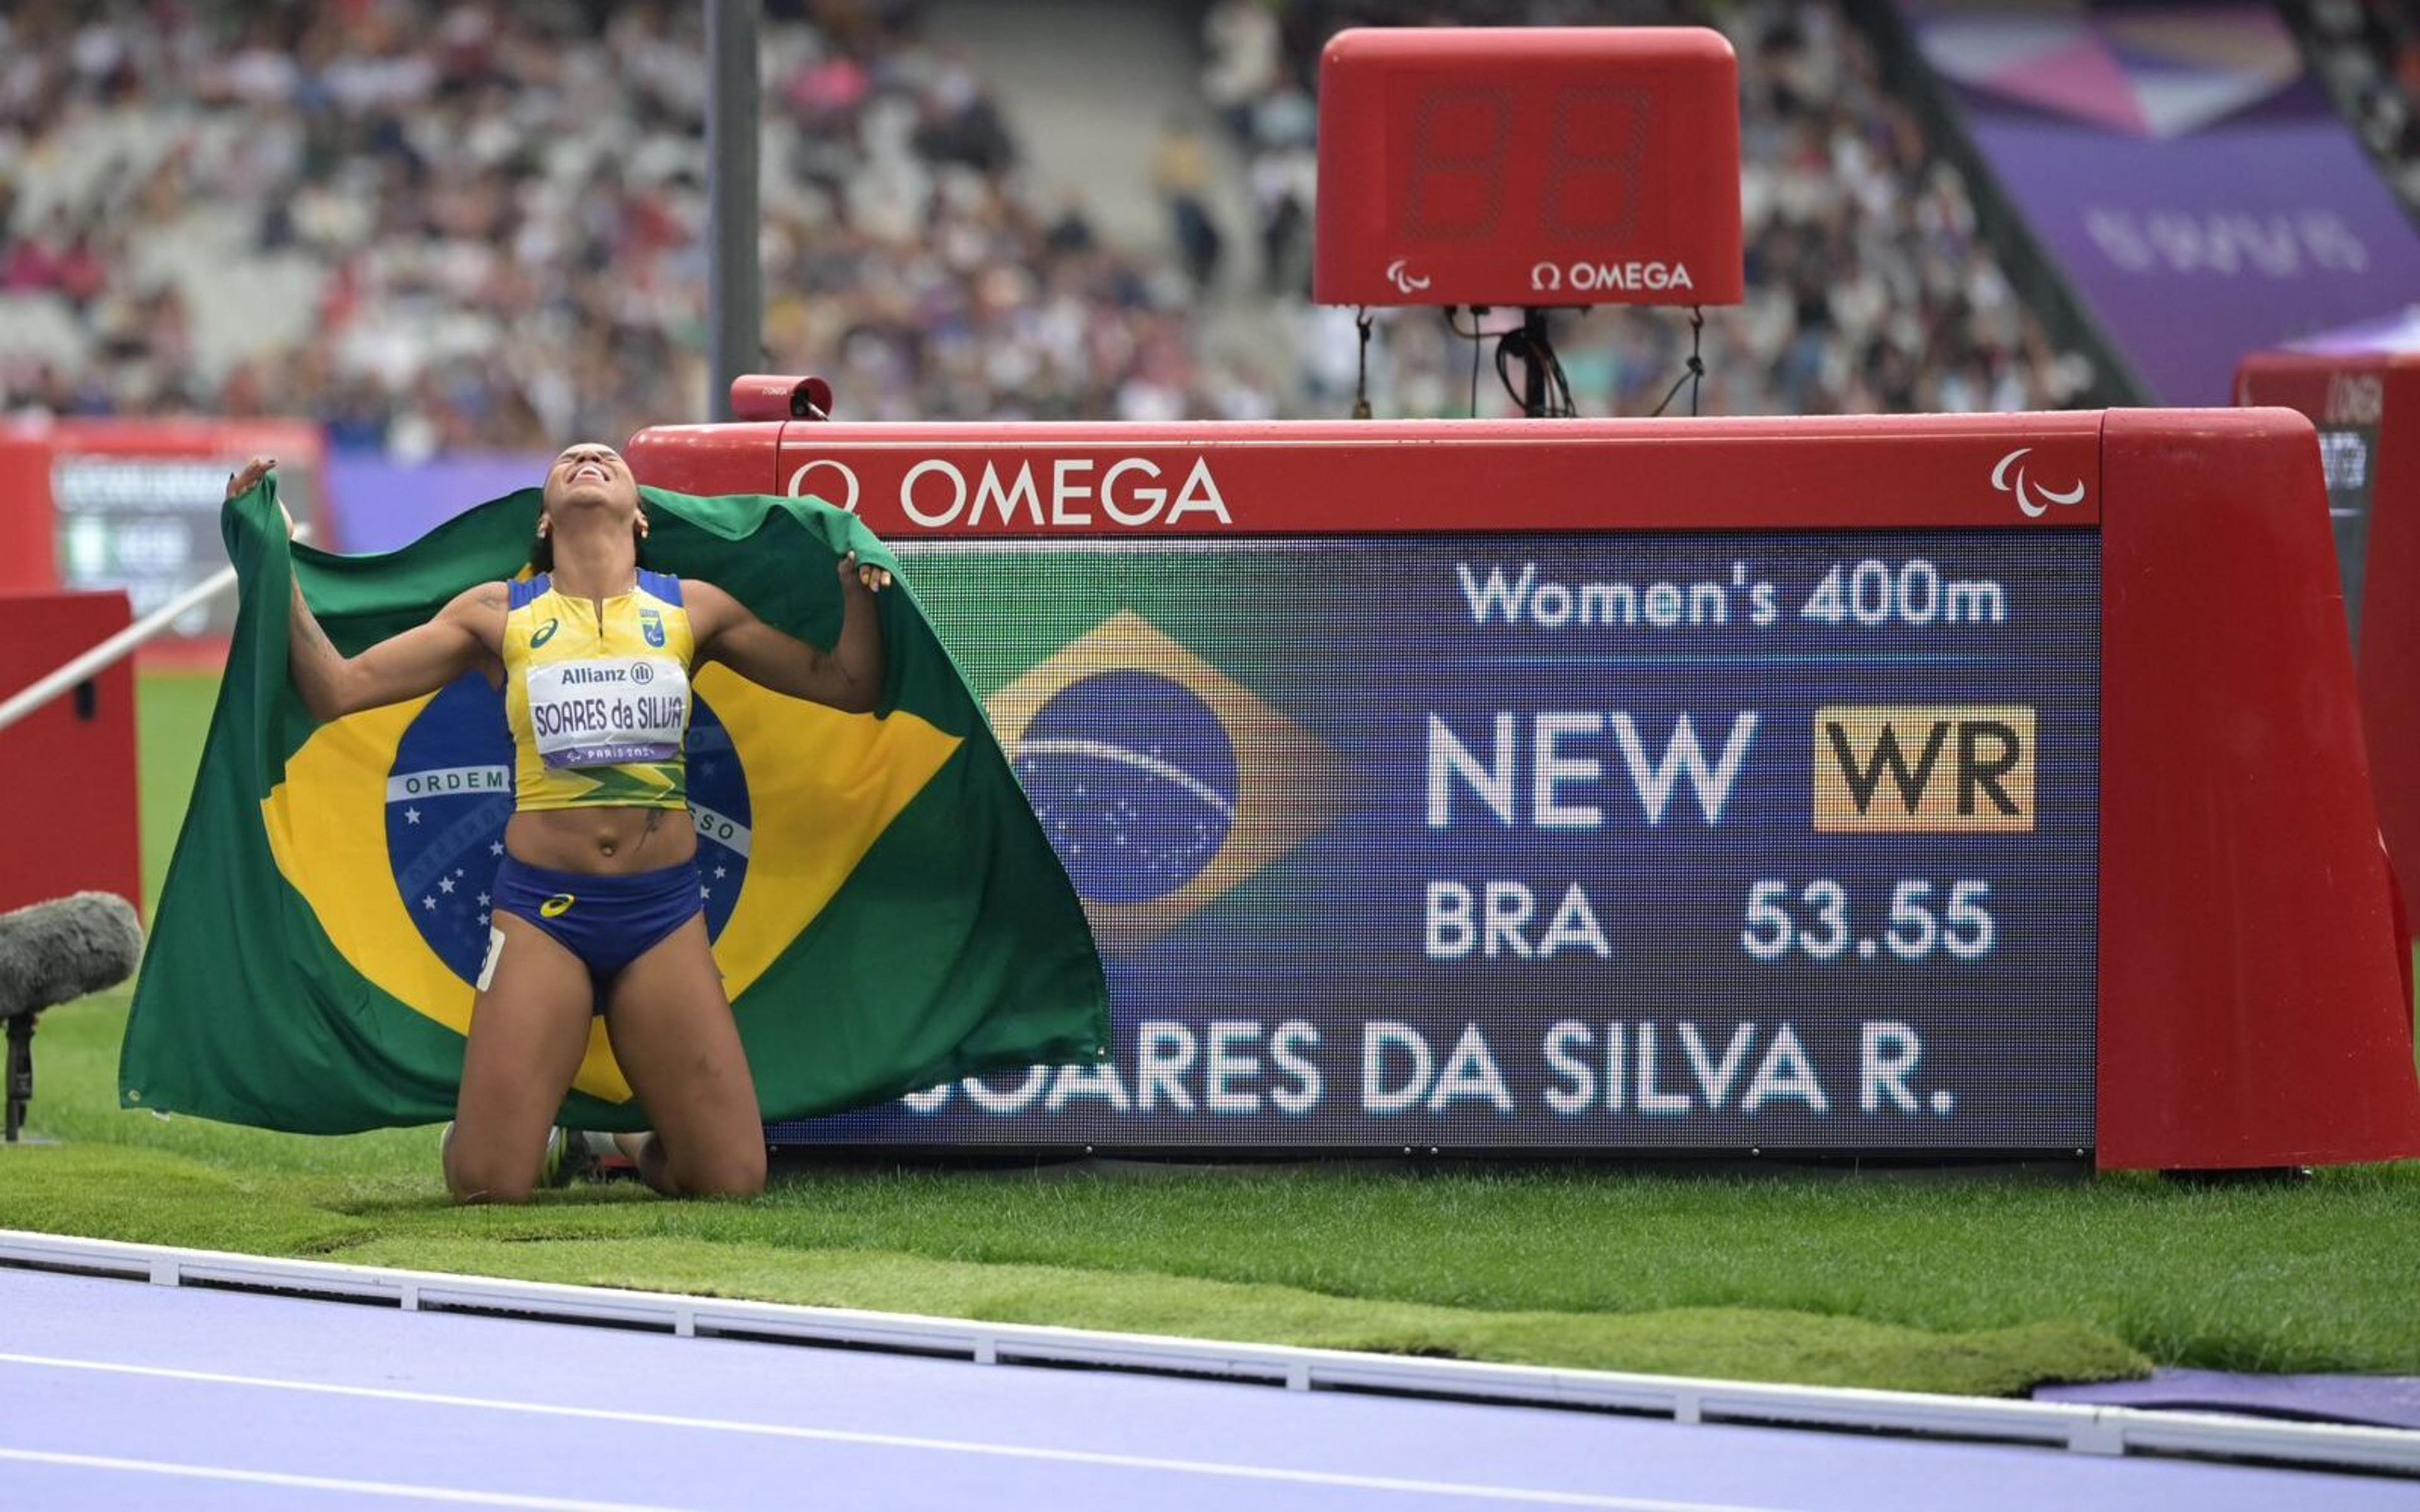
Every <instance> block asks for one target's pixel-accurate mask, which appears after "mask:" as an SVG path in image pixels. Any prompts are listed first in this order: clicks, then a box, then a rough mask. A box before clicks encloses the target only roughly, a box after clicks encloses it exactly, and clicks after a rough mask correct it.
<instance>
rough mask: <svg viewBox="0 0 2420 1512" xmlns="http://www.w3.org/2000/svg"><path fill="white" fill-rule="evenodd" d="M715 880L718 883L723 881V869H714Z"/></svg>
mask: <svg viewBox="0 0 2420 1512" xmlns="http://www.w3.org/2000/svg"><path fill="white" fill-rule="evenodd" d="M714 878H715V880H716V881H718V882H720V881H721V880H722V868H721V867H719V866H718V867H716V868H715V869H714Z"/></svg>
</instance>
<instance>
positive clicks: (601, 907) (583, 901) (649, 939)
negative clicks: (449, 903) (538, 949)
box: [481, 856, 706, 989]
mask: <svg viewBox="0 0 2420 1512" xmlns="http://www.w3.org/2000/svg"><path fill="white" fill-rule="evenodd" d="M699 887H701V883H700V881H699V879H698V874H697V863H696V862H695V861H694V860H690V861H683V862H681V863H680V864H679V865H678V866H667V867H662V868H659V869H658V870H656V871H653V872H631V873H629V874H628V875H627V876H591V875H588V874H587V873H585V872H553V871H550V870H548V869H547V868H545V867H542V866H531V865H529V864H528V863H527V862H525V861H520V860H516V859H515V858H513V857H512V856H505V857H504V861H503V863H502V864H501V865H499V866H498V867H497V868H496V883H495V888H494V894H495V896H494V902H493V903H492V907H493V909H494V911H495V912H497V913H499V914H510V915H512V916H513V917H514V918H522V919H527V920H528V921H529V922H530V923H532V924H535V925H536V926H537V927H538V928H539V929H541V930H543V931H545V932H546V933H547V934H548V936H549V937H551V939H553V940H554V941H555V943H557V944H558V945H561V946H562V947H563V948H564V949H566V950H568V951H570V952H571V953H572V954H573V955H575V956H578V957H579V958H580V961H581V964H583V965H585V966H586V967H587V968H588V974H589V976H590V977H591V978H593V979H595V980H596V981H597V986H598V987H599V988H600V989H601V988H602V987H603V986H604V984H605V983H606V982H608V981H610V980H612V979H613V977H614V976H615V975H616V974H617V973H619V972H620V971H621V969H622V968H623V967H624V966H627V965H628V964H630V963H631V962H633V961H636V960H637V959H639V957H641V956H643V955H644V954H646V953H647V952H648V951H649V950H652V949H655V948H656V947H657V946H659V945H661V944H662V943H663V942H664V940H665V939H666V938H667V937H669V936H670V935H671V934H672V933H673V931H675V930H676V929H678V928H680V927H681V926H682V925H683V924H686V923H688V922H689V921H690V918H692V917H694V916H695V915H696V914H697V913H698V912H699V911H700V910H701V909H703V908H704V907H705V906H706V903H705V898H704V895H703V894H702V893H700V891H699V890H698V889H699ZM485 975H486V974H485V973H482V974H481V976H482V978H483V980H484V978H485Z"/></svg>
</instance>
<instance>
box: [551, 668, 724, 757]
mask: <svg viewBox="0 0 2420 1512" xmlns="http://www.w3.org/2000/svg"><path fill="white" fill-rule="evenodd" d="M528 677H529V709H530V729H531V731H532V732H533V733H535V735H536V737H537V754H538V759H539V760H540V761H542V762H544V763H545V764H547V765H549V766H618V765H620V764H623V763H625V762H668V761H671V760H672V759H673V758H674V757H675V756H677V755H679V754H680V748H681V735H682V733H684V732H685V731H686V730H687V729H688V728H689V674H688V673H687V672H685V671H682V670H681V664H680V663H679V662H676V661H674V660H672V659H671V658H669V657H664V656H592V657H589V658H588V659H586V660H584V661H559V662H547V663H543V664H541V665H539V666H535V667H532V668H530V669H529V672H528Z"/></svg>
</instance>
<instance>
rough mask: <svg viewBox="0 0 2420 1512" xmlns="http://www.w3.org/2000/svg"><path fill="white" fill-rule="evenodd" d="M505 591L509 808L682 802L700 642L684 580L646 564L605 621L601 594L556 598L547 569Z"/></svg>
mask: <svg viewBox="0 0 2420 1512" xmlns="http://www.w3.org/2000/svg"><path fill="white" fill-rule="evenodd" d="M505 586H506V588H507V589H509V590H510V596H509V598H508V600H507V609H506V611H505V615H504V719H505V721H506V723H508V724H509V725H510V726H511V727H512V733H513V752H514V763H513V807H514V809H515V810H535V809H588V808H620V809H679V808H684V807H686V806H687V805H688V802H689V780H688V775H687V773H688V768H687V764H686V763H685V760H684V758H683V755H682V751H681V743H682V741H683V739H684V738H686V736H687V735H688V733H689V714H690V687H689V669H690V658H691V657H692V656H693V655H694V654H695V652H696V649H697V646H696V641H695V639H694V638H693V637H692V636H691V635H690V624H689V610H688V609H685V608H683V607H682V605H681V587H680V579H678V578H675V577H671V576H668V575H666V574H664V573H660V572H647V571H644V570H642V571H641V572H640V574H639V586H638V587H637V588H635V589H633V590H632V591H631V592H629V593H627V594H615V595H614V596H613V597H612V598H609V599H606V600H605V601H604V606H603V608H604V616H603V618H602V619H601V620H600V619H599V618H598V616H597V603H596V602H595V601H593V600H590V599H585V598H573V597H569V596H567V595H566V594H558V593H556V592H555V591H554V579H553V576H552V575H551V574H547V575H544V576H540V577H537V578H533V579H528V580H526V581H520V582H512V583H507V584H506V585H505Z"/></svg>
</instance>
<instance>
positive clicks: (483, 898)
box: [479, 892, 488, 908]
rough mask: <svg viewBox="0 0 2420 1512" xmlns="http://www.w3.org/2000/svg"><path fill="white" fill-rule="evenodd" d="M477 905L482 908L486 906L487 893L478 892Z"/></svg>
mask: <svg viewBox="0 0 2420 1512" xmlns="http://www.w3.org/2000/svg"><path fill="white" fill-rule="evenodd" d="M479 906H480V907H482V908H485V907H487V906H488V895H487V894H486V893H484V892H483V893H481V894H479Z"/></svg>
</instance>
